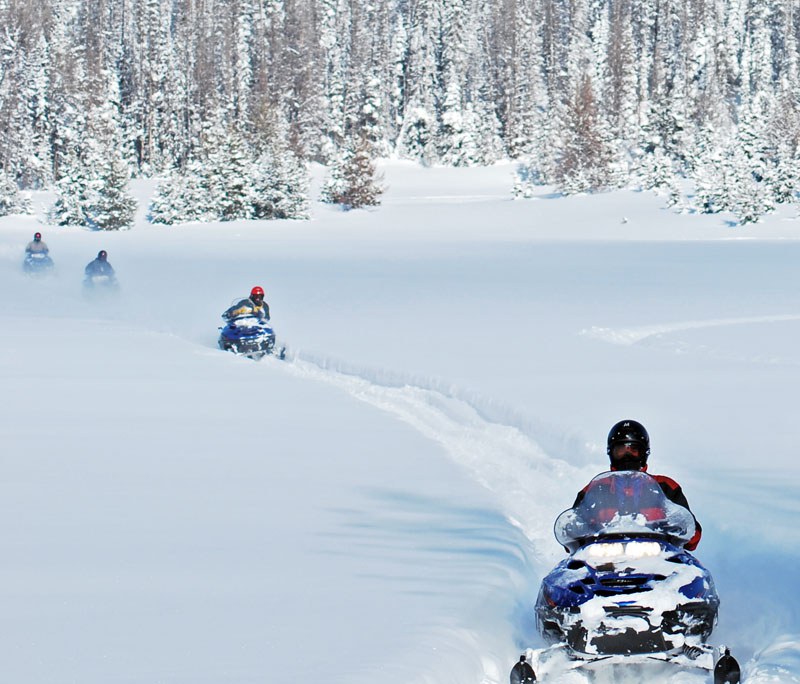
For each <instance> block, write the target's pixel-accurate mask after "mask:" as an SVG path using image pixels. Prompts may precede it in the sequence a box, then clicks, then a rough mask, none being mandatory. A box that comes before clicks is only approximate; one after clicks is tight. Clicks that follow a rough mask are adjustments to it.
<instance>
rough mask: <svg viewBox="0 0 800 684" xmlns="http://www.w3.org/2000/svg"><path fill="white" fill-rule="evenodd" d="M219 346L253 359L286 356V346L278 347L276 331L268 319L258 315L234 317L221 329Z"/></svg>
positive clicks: (282, 357) (281, 357)
mask: <svg viewBox="0 0 800 684" xmlns="http://www.w3.org/2000/svg"><path fill="white" fill-rule="evenodd" d="M219 330H220V335H219V348H220V349H222V350H224V351H232V352H233V353H235V354H241V355H242V356H247V357H248V358H251V359H260V358H262V357H264V356H266V355H267V354H273V355H274V356H277V357H278V358H279V359H284V358H286V347H276V342H275V331H274V330H273V329H272V326H271V325H270V324H269V322H268V321H266V320H263V319H260V318H257V317H256V316H244V317H241V318H234V319H231V320H229V321H228V323H227V324H226V325H225V326H224V327H222V328H220V329H219Z"/></svg>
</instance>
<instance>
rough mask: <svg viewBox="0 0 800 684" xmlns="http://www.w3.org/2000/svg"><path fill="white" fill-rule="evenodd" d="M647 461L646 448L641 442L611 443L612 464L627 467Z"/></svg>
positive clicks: (638, 465) (639, 465)
mask: <svg viewBox="0 0 800 684" xmlns="http://www.w3.org/2000/svg"><path fill="white" fill-rule="evenodd" d="M644 463H645V448H644V445H643V444H642V443H641V442H617V443H616V444H612V445H611V465H612V466H615V467H618V468H623V469H627V468H630V467H631V466H636V467H641V466H643V465H644Z"/></svg>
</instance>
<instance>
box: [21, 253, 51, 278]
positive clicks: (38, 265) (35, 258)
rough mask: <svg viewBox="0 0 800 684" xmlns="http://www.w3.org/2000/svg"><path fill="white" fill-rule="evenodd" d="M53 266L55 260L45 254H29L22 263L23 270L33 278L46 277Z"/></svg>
mask: <svg viewBox="0 0 800 684" xmlns="http://www.w3.org/2000/svg"><path fill="white" fill-rule="evenodd" d="M53 266H54V264H53V260H52V259H51V258H50V255H48V254H46V253H45V252H28V253H27V254H26V255H25V259H24V260H23V262H22V270H23V271H25V273H27V274H28V275H31V276H40V275H46V274H48V273H50V272H52V270H53Z"/></svg>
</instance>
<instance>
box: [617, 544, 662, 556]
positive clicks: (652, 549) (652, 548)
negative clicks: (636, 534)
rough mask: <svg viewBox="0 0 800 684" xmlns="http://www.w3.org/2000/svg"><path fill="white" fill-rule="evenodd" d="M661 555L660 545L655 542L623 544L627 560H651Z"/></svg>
mask: <svg viewBox="0 0 800 684" xmlns="http://www.w3.org/2000/svg"><path fill="white" fill-rule="evenodd" d="M660 553H661V544H659V543H658V542H655V541H634V542H628V543H627V544H625V555H626V556H627V557H628V558H651V557H653V556H657V555H658V554H660Z"/></svg>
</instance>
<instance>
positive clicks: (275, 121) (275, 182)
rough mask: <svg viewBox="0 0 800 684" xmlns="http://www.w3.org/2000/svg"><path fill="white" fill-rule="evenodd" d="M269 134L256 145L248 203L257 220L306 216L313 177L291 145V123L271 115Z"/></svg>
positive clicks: (268, 126) (304, 217)
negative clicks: (289, 141) (289, 142)
mask: <svg viewBox="0 0 800 684" xmlns="http://www.w3.org/2000/svg"><path fill="white" fill-rule="evenodd" d="M262 130H263V131H264V132H265V133H266V136H265V137H264V138H262V139H261V140H260V141H258V142H257V143H256V145H254V148H255V150H256V154H257V157H256V159H255V162H254V164H253V167H252V170H251V172H252V179H251V181H250V192H249V195H248V203H249V205H250V211H251V216H252V218H254V219H306V218H308V215H309V214H308V209H309V206H308V204H309V185H310V178H309V174H308V169H307V167H306V165H305V163H304V162H303V161H302V160H301V159H299V158H298V157H297V156H296V155H295V154H294V153H293V152H292V150H291V149H289V145H288V137H289V136H288V132H289V125H288V123H287V122H286V121H282V120H281V118H280V117H275V116H272V117H270V122H269V124H268V125H266V126H265V128H263V129H262Z"/></svg>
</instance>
